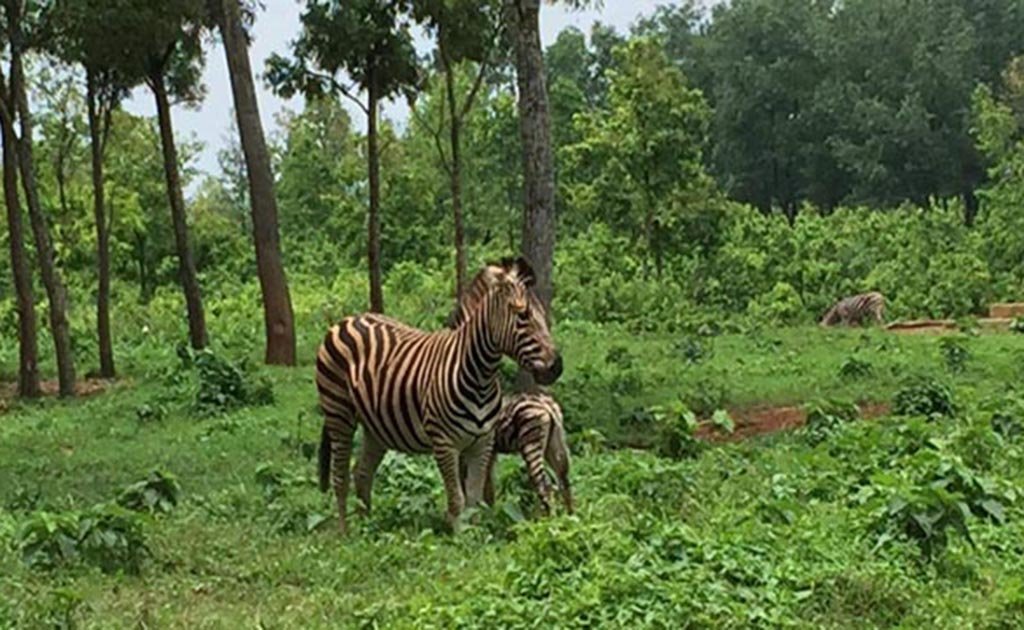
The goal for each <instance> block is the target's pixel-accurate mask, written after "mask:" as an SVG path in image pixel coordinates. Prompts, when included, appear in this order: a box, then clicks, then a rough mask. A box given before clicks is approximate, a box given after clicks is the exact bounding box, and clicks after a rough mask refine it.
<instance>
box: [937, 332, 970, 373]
mask: <svg viewBox="0 0 1024 630" xmlns="http://www.w3.org/2000/svg"><path fill="white" fill-rule="evenodd" d="M966 340H967V338H966V337H960V336H957V337H952V336H951V337H943V338H942V339H940V340H939V351H940V352H941V353H942V360H943V362H944V363H945V364H946V369H947V370H949V371H950V372H952V373H953V374H961V373H963V371H964V370H965V369H966V367H967V363H968V362H969V361H970V359H971V351H970V349H969V348H968V347H967V342H966Z"/></svg>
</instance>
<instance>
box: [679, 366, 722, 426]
mask: <svg viewBox="0 0 1024 630" xmlns="http://www.w3.org/2000/svg"><path fill="white" fill-rule="evenodd" d="M728 398H729V393H728V389H727V388H726V386H725V383H724V382H723V381H722V380H721V379H720V378H718V377H717V376H711V375H705V376H702V377H700V378H698V379H697V380H696V381H694V382H693V383H692V384H691V385H690V386H689V387H688V388H687V389H686V391H685V392H684V393H683V395H682V402H683V404H684V405H685V406H686V407H687V408H688V409H690V410H692V411H693V413H695V414H697V417H698V418H709V417H711V415H712V414H714V413H715V411H717V410H719V409H722V408H724V407H725V403H726V402H727V401H728Z"/></svg>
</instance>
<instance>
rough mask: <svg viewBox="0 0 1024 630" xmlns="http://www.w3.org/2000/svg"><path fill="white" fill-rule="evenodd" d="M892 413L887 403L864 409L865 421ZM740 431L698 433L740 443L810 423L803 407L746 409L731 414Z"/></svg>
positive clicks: (711, 428) (703, 429) (704, 429)
mask: <svg viewBox="0 0 1024 630" xmlns="http://www.w3.org/2000/svg"><path fill="white" fill-rule="evenodd" d="M888 412H889V405H888V404H887V403H866V404H862V405H860V415H861V418H862V419H865V420H867V419H871V418H878V417H880V416H884V415H885V414H887V413H888ZM730 415H732V418H733V421H734V422H735V423H736V429H735V431H733V432H732V433H722V432H720V431H718V430H717V429H716V428H715V427H714V426H713V425H711V424H703V425H701V426H700V427H699V428H698V429H697V437H699V438H702V439H705V440H708V441H710V442H738V441H740V440H745V439H748V438H751V437H755V436H759V435H766V434H769V433H775V432H776V431H787V430H790V429H795V428H797V427H800V426H803V425H804V423H805V422H807V413H806V411H805V410H804V409H803V407H795V406H785V407H767V406H754V407H747V408H744V409H733V410H730Z"/></svg>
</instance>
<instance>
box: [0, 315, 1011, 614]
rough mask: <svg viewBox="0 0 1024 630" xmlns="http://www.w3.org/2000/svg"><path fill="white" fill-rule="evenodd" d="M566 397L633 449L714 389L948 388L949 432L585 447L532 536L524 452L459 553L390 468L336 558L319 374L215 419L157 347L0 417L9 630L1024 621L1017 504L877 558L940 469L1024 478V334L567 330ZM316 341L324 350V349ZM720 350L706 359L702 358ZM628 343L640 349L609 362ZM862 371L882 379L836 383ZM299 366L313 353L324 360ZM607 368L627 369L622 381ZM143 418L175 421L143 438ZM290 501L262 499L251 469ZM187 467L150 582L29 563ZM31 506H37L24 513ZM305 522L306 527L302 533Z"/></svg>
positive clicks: (743, 399)
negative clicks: (1021, 397)
mask: <svg viewBox="0 0 1024 630" xmlns="http://www.w3.org/2000/svg"><path fill="white" fill-rule="evenodd" d="M558 337H559V339H560V341H561V343H562V346H563V351H564V354H565V356H566V359H567V372H566V375H565V377H564V381H563V382H562V384H560V385H559V387H558V389H557V393H558V395H559V397H560V398H562V399H563V400H564V401H565V406H566V415H567V423H569V425H570V427H571V428H572V429H573V430H574V432H578V431H579V430H581V429H594V428H596V429H598V430H600V431H601V432H602V433H604V434H606V435H607V436H608V437H609V438H610V439H611V443H612V444H613V445H614V444H616V443H624V442H628V441H630V440H633V441H635V440H636V438H637V436H638V435H639V436H641V437H644V436H646V437H648V438H649V435H650V429H649V428H645V427H637V426H635V425H627V424H624V423H623V422H622V416H623V414H624V413H627V412H628V411H629V410H631V409H632V408H634V407H650V406H652V405H657V404H663V403H665V402H667V401H670V400H672V399H673V398H674V397H676V396H678V395H680V394H685V393H686V392H687V391H688V388H691V387H692V386H693V384H694V383H696V382H699V381H701V379H704V380H709V379H710V380H711V381H713V382H716V383H718V384H720V385H721V387H722V388H723V389H724V390H725V392H726V396H725V399H724V402H725V403H726V404H727V405H730V406H741V407H742V406H747V405H752V404H761V403H766V404H769V403H770V404H791V403H803V402H805V401H808V400H811V399H814V398H820V397H834V396H840V397H845V398H849V399H861V400H887V399H889V398H891V396H892V394H893V393H894V392H895V390H896V389H897V388H898V387H899V383H900V382H901V380H902V379H903V378H904V377H905V376H907V375H910V374H929V375H933V376H938V377H940V378H942V379H943V380H945V381H947V382H950V383H952V384H954V385H955V390H956V394H957V399H958V402H959V403H960V408H961V411H960V412H959V413H958V415H957V417H956V418H953V419H945V420H937V421H934V422H926V421H924V420H910V419H901V418H889V419H883V420H879V421H873V422H857V423H852V424H849V425H846V426H844V427H843V428H842V429H841V430H840V431H839V432H838V433H837V434H836V435H835V436H834V437H833V438H832V439H830V440H826V441H824V442H822V443H821V444H818V445H816V446H812V445H811V443H810V441H809V440H807V439H805V437H804V436H803V435H802V434H801V433H800V432H793V433H786V434H779V435H775V436H771V437H769V438H765V439H762V440H757V441H750V442H746V443H743V444H738V445H722V446H713V447H709V448H708V449H706V450H705V451H704V452H703V453H702V454H701V455H700V456H699V457H697V458H695V459H689V460H683V461H672V460H668V459H662V458H659V457H657V456H655V455H654V454H652V453H649V452H644V451H636V450H630V449H621V450H615V449H612V450H599V451H597V452H584V449H583V448H582V444H581V442H579V441H578V440H576V438H577V437H578V434H577V435H574V436H573V439H574V461H573V471H572V478H573V481H574V484H575V487H576V490H577V494H578V500H579V513H578V514H577V515H575V516H566V515H557V516H555V517H552V518H549V519H532V518H531V519H527V520H526V521H520V520H519V519H518V518H517V517H516V514H517V510H518V509H525V510H527V511H528V510H529V508H530V507H531V500H532V495H531V492H530V491H529V489H528V488H527V486H526V484H525V483H524V481H523V479H522V475H521V468H522V467H521V466H520V465H519V462H518V461H517V459H516V458H512V457H508V458H504V459H503V460H502V467H501V478H500V481H499V491H500V493H501V501H500V502H499V505H498V506H496V507H495V508H492V509H487V510H484V511H482V512H481V513H480V514H479V515H478V523H477V524H475V525H472V526H470V527H469V528H468V529H467V531H465V532H463V533H462V534H460V535H458V536H451V535H449V534H447V533H445V531H444V527H443V520H442V510H443V497H442V490H441V484H440V481H439V479H438V475H437V472H436V470H435V469H434V467H433V464H432V462H431V461H430V459H429V458H410V457H404V456H389V458H388V459H387V461H386V462H385V464H384V466H383V468H382V472H381V476H380V478H379V480H378V482H377V486H376V493H375V505H374V513H373V514H372V515H371V516H370V517H369V518H362V517H359V516H356V517H353V519H352V521H351V522H352V525H353V528H354V532H353V535H352V536H351V537H350V538H349V539H347V540H341V539H339V538H338V536H337V535H336V533H335V531H334V529H333V520H329V521H328V522H327V523H326V524H325V526H323V527H320V528H317V529H314V530H313V531H307V530H306V528H305V526H304V524H305V523H306V522H307V521H306V519H307V518H309V517H310V516H311V515H312V516H314V517H315V516H317V515H325V516H330V517H332V518H333V513H332V499H331V498H330V497H328V496H326V495H321V494H320V493H319V492H318V491H317V490H316V488H315V486H314V484H313V475H314V473H315V469H314V468H315V467H314V464H313V462H311V461H308V460H307V459H306V457H305V456H304V455H303V453H302V445H303V443H307V444H309V443H314V442H315V440H316V438H317V436H318V428H319V421H318V418H317V415H316V412H315V406H314V405H315V393H314V389H313V387H312V378H311V377H312V370H311V366H310V364H309V361H308V360H307V361H306V365H303V366H301V367H299V368H295V369H264V370H261V371H262V373H263V374H265V375H267V376H268V377H269V378H270V379H271V380H272V381H273V383H274V390H275V394H276V402H275V404H273V405H271V406H266V407H256V408H247V409H241V410H238V411H234V412H232V413H230V414H227V415H224V416H219V417H214V418H205V419H197V418H194V417H191V415H190V414H189V413H188V401H187V400H182V399H181V396H182V392H185V391H187V388H186V389H183V388H181V387H180V386H177V385H173V384H172V383H173V377H172V376H171V375H172V374H173V371H172V370H171V367H170V366H171V365H172V364H173V361H172V359H171V356H172V353H171V352H170V351H167V350H166V349H160V348H158V347H156V345H155V344H154V347H151V348H148V349H147V348H142V349H140V350H138V352H137V354H136V356H137V357H139V358H137V359H134V360H133V361H132V365H133V366H134V367H133V368H132V371H133V374H132V377H131V378H130V379H128V380H127V381H126V382H124V383H123V384H121V385H120V386H118V387H116V388H115V389H113V390H112V391H110V392H108V393H105V394H103V395H100V396H96V397H94V398H90V399H86V400H79V401H73V402H58V401H53V400H47V401H44V402H41V403H37V404H18V405H16V406H15V407H14V409H12V410H11V411H10V412H8V413H7V414H6V415H3V416H0V470H2V474H0V627H2V626H11V627H43V626H52V625H54V624H55V623H58V622H61V621H65V620H67V619H70V620H72V621H73V622H75V623H76V624H77V625H79V626H81V627H95V628H108V627H130V626H142V627H182V628H185V627H188V628H237V627H297V628H298V627H302V628H306V627H325V628H326V627H361V626H369V627H372V626H373V625H374V624H377V625H379V626H381V627H410V628H412V627H453V626H456V627H498V626H501V627H585V626H591V627H592V626H604V627H625V626H653V627H680V626H691V627H716V628H717V627H779V626H796V627H808V628H810V627H813V628H819V627H825V628H842V627H890V626H893V625H900V626H903V627H960V626H972V627H989V628H1002V627H1005V628H1010V627H1019V625H1020V623H1021V622H1022V621H1024V577H1022V576H1024V546H1022V544H1021V542H1020V541H1021V540H1024V509H1022V505H1021V503H1022V501H1021V500H1017V501H1016V502H1010V503H1009V504H1008V505H1007V513H1006V521H1005V523H1003V524H997V523H995V522H990V521H986V520H983V519H981V518H977V517H973V516H972V517H971V518H970V519H969V526H970V532H971V534H972V537H973V541H974V546H972V545H971V544H970V543H969V542H968V541H967V540H966V539H965V538H964V537H962V536H959V535H953V534H951V536H950V543H949V545H948V548H946V549H945V550H944V551H943V552H942V553H941V554H940V555H938V556H937V557H935V558H934V559H932V560H925V559H923V558H922V556H921V552H920V551H919V549H918V547H917V545H915V544H914V542H913V541H912V540H908V539H904V538H903V537H897V538H896V539H895V540H893V541H891V542H888V543H885V544H882V545H880V546H879V544H878V543H879V540H880V534H879V530H878V528H877V524H878V521H879V518H880V515H881V514H882V513H883V512H884V510H885V505H886V502H887V501H888V499H890V498H891V496H893V495H894V493H899V492H903V491H904V490H906V489H907V488H912V487H918V485H919V484H920V483H921V479H923V478H924V477H923V475H925V474H926V473H927V472H928V471H930V470H931V468H930V466H932V463H931V460H930V459H927V457H930V456H931V455H930V454H931V453H937V454H938V455H936V456H937V457H941V458H943V459H942V461H953V462H959V461H963V462H967V463H968V464H969V465H970V466H971V469H972V470H974V471H975V472H976V473H977V474H978V475H982V476H984V477H985V478H986V479H988V480H990V481H991V482H992V483H993V484H996V485H998V486H999V487H1000V488H1014V487H1019V484H1020V480H1021V479H1022V478H1024V443H1022V441H1020V440H1019V439H1006V440H1003V439H1001V438H998V439H997V438H996V437H994V434H992V432H991V429H990V428H989V423H988V412H987V411H986V410H985V404H984V403H985V401H987V400H988V399H989V398H991V397H997V399H1002V398H1005V397H1006V396H1007V395H1008V392H1009V391H1010V390H1014V389H1015V388H1016V387H1017V383H1019V382H1020V379H1021V376H1022V370H1021V361H1020V357H1021V352H1022V351H1024V336H1008V335H998V336H996V335H993V336H982V337H978V338H973V339H970V340H969V341H968V342H967V344H968V347H969V349H970V351H971V354H972V357H971V359H970V361H969V362H968V363H967V366H966V369H965V371H964V372H963V373H960V374H955V375H954V374H950V373H948V371H947V370H946V368H945V366H944V364H943V362H942V357H941V353H940V350H939V345H938V341H937V339H935V338H933V337H917V336H915V337H898V336H895V335H889V334H886V333H883V332H881V331H868V332H867V333H862V332H860V331H820V330H818V329H810V328H806V329H805V328H801V329H792V330H777V331H766V332H763V333H760V334H758V335H738V334H737V335H725V336H721V337H716V338H714V339H712V340H710V344H712V345H713V356H712V357H711V358H709V359H707V360H706V361H703V362H700V363H697V364H695V365H691V364H688V363H687V361H686V359H685V357H684V356H683V353H682V352H681V351H680V349H679V348H678V347H677V345H678V343H679V341H680V340H681V338H682V336H681V335H645V336H640V337H639V338H634V337H632V336H630V335H627V334H625V333H623V332H621V331H618V330H615V329H607V328H604V329H602V328H597V327H593V326H580V325H575V326H574V325H566V326H564V327H563V328H561V329H560V330H559V331H558ZM310 338H313V337H312V336H310ZM705 341H708V340H705ZM617 347H627V348H628V349H627V350H625V351H623V350H616V348H617ZM854 355H856V356H857V357H860V358H861V359H863V360H864V361H867V362H868V363H870V364H871V366H872V373H871V374H870V375H868V376H865V377H863V378H860V379H843V378H841V377H840V376H839V370H840V366H841V365H842V363H843V362H844V361H845V360H846V359H847V358H848V357H850V356H854ZM303 356H305V357H307V359H308V358H309V357H311V356H312V349H311V348H306V349H304V351H303ZM609 358H610V359H611V361H609ZM143 405H150V406H153V405H156V406H160V405H162V406H164V407H165V408H166V410H167V414H166V416H165V417H164V419H162V420H156V421H151V422H141V421H140V420H139V419H138V417H137V413H136V412H137V410H138V409H139V408H140V407H141V406H143ZM264 464H269V465H271V466H272V467H273V468H274V469H276V470H279V471H283V473H284V474H285V475H286V476H287V477H288V478H289V479H291V480H292V481H291V483H289V484H287V485H286V486H284V487H282V488H281V489H279V491H278V492H277V494H275V495H273V496H268V494H267V491H266V489H265V488H264V487H263V486H261V484H260V483H259V482H258V481H257V478H256V471H257V468H259V467H260V466H261V465H264ZM158 468H159V469H163V470H167V471H170V472H172V473H174V474H175V475H176V476H177V477H178V479H179V481H180V483H181V486H182V501H181V503H180V504H179V505H178V507H177V508H176V509H175V510H174V511H173V512H172V513H170V514H169V515H166V516H142V517H141V518H142V520H143V527H144V532H145V535H146V537H147V539H148V545H149V547H150V550H151V552H152V558H151V559H150V560H149V561H148V563H147V564H146V565H145V567H144V569H143V571H142V573H141V574H140V575H137V576H133V575H109V574H103V573H101V572H99V570H97V569H94V568H90V567H89V566H85V565H81V564H75V565H72V566H69V567H64V568H60V569H57V570H53V571H41V570H36V569H30V568H28V567H27V566H25V565H24V564H23V563H22V561H21V559H20V557H19V555H18V552H17V549H16V548H15V547H14V544H15V541H16V540H17V538H18V529H19V528H20V527H21V526H22V524H23V523H24V522H25V521H26V519H28V518H29V517H30V516H31V515H32V514H33V513H35V512H38V511H39V510H47V511H51V512H65V511H68V510H81V509H85V508H88V507H89V506H91V505H93V504H95V503H98V502H103V501H109V500H112V499H113V498H114V497H116V495H117V493H118V492H119V490H120V489H121V488H123V487H124V486H125V485H127V484H129V483H132V482H135V481H138V480H140V479H143V478H145V476H146V475H147V474H148V473H149V472H150V471H151V470H153V469H158ZM35 493H38V500H37V501H36V503H35V504H34V505H30V506H26V505H24V501H23V499H22V498H23V497H25V496H31V495H34V494H35ZM296 523H298V525H296Z"/></svg>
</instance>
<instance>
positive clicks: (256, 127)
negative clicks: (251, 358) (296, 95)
mask: <svg viewBox="0 0 1024 630" xmlns="http://www.w3.org/2000/svg"><path fill="white" fill-rule="evenodd" d="M221 9H222V21H221V36H222V37H223V39H224V52H225V54H226V55H227V60H228V70H229V72H228V74H229V76H230V77H231V90H232V94H233V96H234V101H235V115H236V117H237V119H238V132H239V136H240V137H241V141H242V151H243V152H244V154H245V166H246V171H247V174H248V178H249V203H250V205H251V209H252V225H253V241H254V244H255V248H256V268H257V273H258V275H259V279H260V289H261V291H262V292H263V322H264V327H265V330H266V354H265V361H266V362H267V363H268V364H273V365H295V322H294V315H293V312H292V301H291V296H290V294H289V292H288V279H287V277H286V276H285V272H284V265H283V263H282V261H281V241H280V236H279V232H278V224H277V198H276V197H275V196H274V176H273V173H272V172H271V170H270V153H269V152H268V151H267V142H266V139H265V138H264V136H263V125H262V124H261V123H260V112H259V106H258V104H257V102H256V88H255V86H254V85H253V80H252V68H251V67H250V65H249V51H248V48H247V42H246V36H245V31H244V30H243V28H242V17H241V12H240V9H239V6H238V0H222V3H221Z"/></svg>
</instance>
